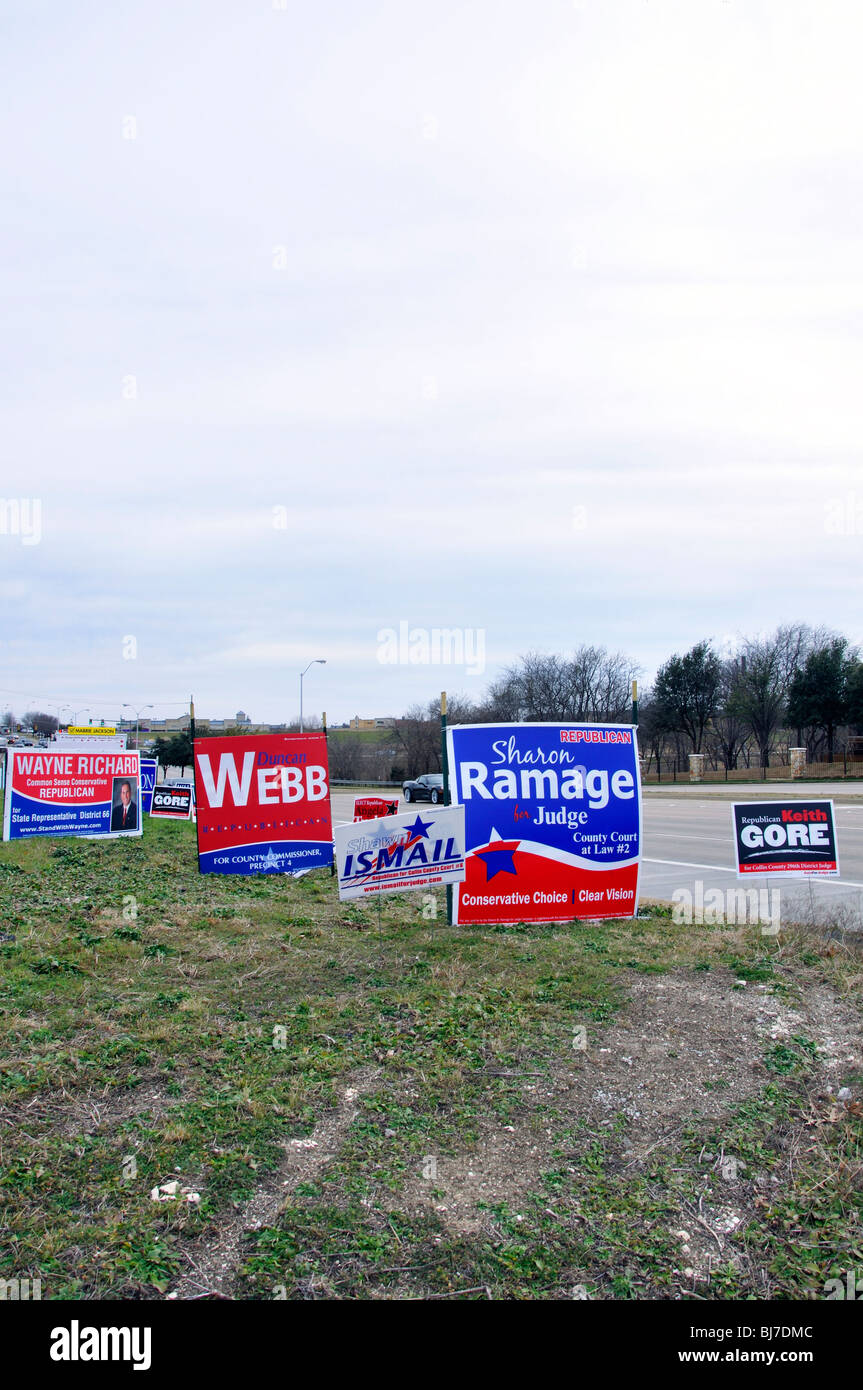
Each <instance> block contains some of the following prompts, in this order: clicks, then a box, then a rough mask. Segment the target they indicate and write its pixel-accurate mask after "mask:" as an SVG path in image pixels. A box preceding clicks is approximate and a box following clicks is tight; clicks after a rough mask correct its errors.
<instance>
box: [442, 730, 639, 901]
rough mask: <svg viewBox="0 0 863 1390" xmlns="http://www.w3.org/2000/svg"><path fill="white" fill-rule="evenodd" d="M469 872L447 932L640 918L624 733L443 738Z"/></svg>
mask: <svg viewBox="0 0 863 1390" xmlns="http://www.w3.org/2000/svg"><path fill="white" fill-rule="evenodd" d="M447 743H448V755H449V769H450V790H451V795H452V799H453V800H454V801H456V802H459V803H460V804H462V805H463V806H464V808H465V840H466V849H467V868H466V874H465V880H464V882H463V883H461V884H460V885H459V887H458V890H457V902H456V905H455V911H454V920H455V921H456V922H463V923H473V922H476V923H481V922H562V921H572V920H573V918H592V917H593V918H595V917H631V916H634V915H635V913H636V912H637V911H638V871H639V863H640V855H641V781H640V777H639V771H638V752H637V747H636V731H635V729H634V728H633V727H632V726H631V725H628V724H462V725H458V724H457V725H454V726H453V727H452V728H450V729H448V730H447Z"/></svg>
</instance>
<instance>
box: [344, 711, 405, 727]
mask: <svg viewBox="0 0 863 1390" xmlns="http://www.w3.org/2000/svg"><path fill="white" fill-rule="evenodd" d="M395 722H396V721H395V719H392V718H389V717H385V718H377V719H360V716H359V715H358V714H355V715H354V717H353V719H352V720H351V721H350V723H349V724H348V728H349V729H391V728H393V726H394V724H395Z"/></svg>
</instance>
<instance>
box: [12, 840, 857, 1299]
mask: <svg viewBox="0 0 863 1390" xmlns="http://www.w3.org/2000/svg"><path fill="white" fill-rule="evenodd" d="M0 910H2V917H0V958H1V959H2V977H0V1227H2V1239H0V1252H2V1253H0V1277H4V1278H9V1277H13V1276H18V1277H22V1278H23V1277H33V1278H41V1279H42V1282H43V1296H45V1297H49V1298H107V1297H123V1298H154V1297H162V1296H164V1295H165V1294H166V1293H167V1292H169V1291H173V1290H178V1291H179V1293H180V1296H189V1295H191V1294H194V1293H200V1292H206V1291H207V1290H219V1291H222V1292H225V1293H228V1294H230V1295H231V1296H234V1297H244V1298H273V1297H285V1298H313V1297H338V1298H394V1297H396V1298H452V1297H462V1298H486V1297H494V1298H530V1299H533V1298H560V1297H571V1296H572V1290H573V1289H574V1288H575V1289H577V1290H579V1291H583V1292H584V1294H585V1295H586V1296H589V1297H598V1298H642V1297H652V1298H656V1297H659V1298H672V1297H673V1298H680V1297H686V1296H688V1295H690V1294H691V1295H695V1296H698V1297H715V1298H725V1297H727V1298H747V1297H763V1296H766V1297H793V1298H806V1297H816V1296H820V1290H821V1287H822V1286H823V1283H824V1281H825V1280H826V1279H827V1278H829V1277H832V1275H833V1274H835V1273H838V1272H841V1271H844V1270H845V1269H848V1268H857V1269H860V1268H861V1267H863V1247H861V1239H860V1233H861V1200H860V1199H861V1179H860V1173H861V1118H860V1105H859V1100H860V1083H861V1073H863V1060H861V1057H860V1032H859V1014H858V1012H857V1003H856V1001H857V999H858V997H859V984H860V981H861V977H863V971H861V962H860V956H859V953H858V950H857V947H856V945H855V943H854V942H853V941H851V940H850V938H848V939H845V940H842V941H838V942H837V941H836V940H832V939H830V938H829V937H827V936H825V937H815V936H813V935H812V934H802V933H800V934H798V935H797V936H795V935H794V934H788V933H783V934H782V935H781V936H779V937H776V938H765V937H763V936H761V934H760V932H759V931H758V929H757V928H752V929H750V928H733V929H727V928H721V927H710V926H703V927H697V926H695V927H692V926H691V927H677V926H675V925H674V924H673V923H672V922H671V920H670V914H669V912H668V910H667V909H663V908H658V907H656V908H648V909H647V910H646V911H647V915H645V916H642V917H639V918H638V919H637V920H632V921H609V922H601V923H589V924H582V925H580V924H570V925H564V926H558V925H551V926H549V925H545V926H538V927H535V926H530V925H525V924H521V925H517V926H515V927H512V928H499V927H490V928H488V929H485V930H468V929H464V928H453V927H448V926H447V925H446V924H445V919H444V915H443V897H442V895H441V899H440V903H439V914H438V916H437V918H436V920H434V921H429V920H426V919H425V918H424V917H423V914H422V895H413V896H412V895H409V894H405V895H402V896H398V897H396V896H394V897H391V898H389V899H387V900H385V902H384V904H383V906H382V911H381V913H380V916H379V915H378V912H377V910H376V909H375V908H369V907H367V906H365V905H363V906H355V905H349V904H340V903H339V902H338V899H337V895H336V891H335V886H334V881H333V880H332V879H331V878H330V877H329V875H328V873H325V872H316V873H312V874H310V875H308V876H307V877H305V878H302V879H300V880H298V881H293V880H289V879H286V878H283V877H260V878H254V879H245V878H230V877H224V878H223V877H220V876H208V877H201V876H199V875H198V873H197V861H196V856H195V839H194V829H193V827H192V826H189V825H173V824H169V823H164V824H159V823H158V822H153V823H148V825H147V829H146V833H145V836H144V838H143V839H142V840H138V841H135V840H128V841H115V842H111V843H104V844H101V843H99V842H96V841H85V840H72V839H68V840H48V839H46V840H39V841H36V840H33V841H29V842H24V843H22V842H15V843H13V844H9V845H3V846H2V847H0ZM840 1084H844V1085H848V1086H849V1087H850V1088H851V1090H852V1099H851V1100H850V1101H847V1102H840V1101H838V1100H837V1099H836V1095H837V1092H838V1088H839V1086H840ZM729 1157H730V1158H733V1160H734V1162H733V1164H731V1168H729ZM731 1169H733V1174H732V1175H731V1176H729V1173H730V1172H731ZM171 1178H177V1179H178V1180H179V1182H180V1183H181V1184H182V1185H183V1186H185V1187H187V1188H189V1189H191V1190H192V1191H194V1192H196V1193H198V1194H200V1202H199V1203H188V1202H182V1201H175V1202H160V1203H157V1202H153V1201H151V1199H150V1190H151V1188H154V1187H156V1186H157V1185H159V1184H161V1183H164V1182H166V1181H168V1180H169V1179H171ZM684 1237H686V1238H684Z"/></svg>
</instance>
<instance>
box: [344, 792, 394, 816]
mask: <svg viewBox="0 0 863 1390" xmlns="http://www.w3.org/2000/svg"><path fill="white" fill-rule="evenodd" d="M398 813H399V799H398V797H397V796H390V797H383V796H355V797H354V820H355V821H360V820H380V819H381V817H382V816H397V815H398Z"/></svg>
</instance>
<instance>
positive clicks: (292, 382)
mask: <svg viewBox="0 0 863 1390" xmlns="http://www.w3.org/2000/svg"><path fill="white" fill-rule="evenodd" d="M2 26H3V45H2V47H3V59H2V66H3V72H2V84H3V91H4V98H5V100H4V107H5V117H6V131H5V139H4V141H3V142H2V155H0V160H2V166H3V167H2V178H3V186H4V190H5V197H4V204H5V207H4V218H3V221H4V231H3V233H2V237H3V255H2V258H0V285H2V298H3V316H4V321H5V323H4V330H5V331H4V333H3V335H2V341H0V354H2V360H0V393H2V410H3V419H2V426H3V436H4V445H5V448H4V467H3V472H2V475H0V497H2V498H4V499H5V502H6V506H5V508H4V510H3V512H2V513H0V598H2V622H0V702H2V704H3V705H4V706H5V705H11V706H12V707H13V708H15V709H16V710H17V711H18V712H21V711H22V710H23V709H25V708H27V707H29V706H30V705H32V704H33V703H38V704H39V705H41V706H42V707H47V706H48V704H49V702H51V701H54V702H55V703H56V704H59V703H60V702H69V703H72V704H73V706H74V708H75V709H78V708H79V707H83V706H86V707H87V708H88V709H89V710H90V711H91V713H92V714H93V715H94V716H108V715H115V714H117V713H119V705H120V702H121V701H129V702H130V703H134V704H138V705H144V704H146V703H153V704H156V705H157V706H158V709H157V711H156V712H157V713H159V714H171V713H178V712H180V709H181V707H182V705H183V703H184V701H186V700H187V699H188V695H189V693H190V692H194V695H195V699H196V705H197V710H198V713H199V714H201V715H208V716H213V717H218V716H224V715H231V714H233V712H234V711H235V710H238V709H243V710H245V711H247V712H248V713H249V714H250V715H251V716H252V718H253V719H257V720H278V719H283V718H290V717H292V716H295V714H296V711H297V706H298V696H297V686H298V681H297V676H298V673H299V671H300V670H301V669H302V668H303V667H304V666H306V664H307V663H308V662H309V661H311V660H312V659H313V658H316V657H323V658H326V661H327V665H326V666H324V667H319V666H315V667H313V669H312V670H311V671H310V672H309V675H308V676H307V678H306V693H305V702H306V710H307V711H308V710H314V711H320V710H321V709H322V708H323V709H326V710H327V712H328V717H329V719H330V720H331V722H336V721H340V720H342V719H347V718H349V717H351V716H352V715H354V714H356V713H359V714H361V715H380V714H398V713H401V712H402V711H403V710H404V709H405V708H406V707H407V706H408V705H409V704H411V703H412V702H414V701H416V700H420V699H422V700H425V699H428V698H431V697H432V696H433V695H435V694H436V693H437V692H438V691H439V690H440V689H442V688H447V689H448V690H450V691H462V692H463V693H465V694H468V695H478V694H479V693H480V692H481V689H482V687H483V686H484V685H485V683H486V682H487V681H488V680H489V679H490V678H491V677H493V676H494V674H495V672H496V671H497V670H499V669H500V667H501V666H502V665H505V664H507V663H508V662H510V661H512V660H513V659H514V658H515V657H516V656H517V655H518V654H519V653H521V652H525V651H527V650H530V649H534V650H544V651H566V650H568V649H571V648H573V647H574V646H576V645H578V644H580V643H582V642H592V643H602V644H605V645H606V646H608V647H609V648H612V649H621V650H623V651H625V652H627V653H628V654H630V655H631V656H632V657H633V659H634V660H635V661H637V662H638V663H639V664H640V665H641V666H642V668H643V670H644V674H645V677H649V676H650V675H651V674H652V672H653V671H654V670H655V668H656V666H657V664H658V663H659V662H660V661H661V660H662V659H663V658H664V657H665V656H667V655H668V654H669V653H670V652H671V651H673V650H683V649H685V648H686V647H687V646H690V645H691V644H692V643H693V642H695V641H696V640H698V639H700V638H702V637H713V638H714V639H715V641H716V642H717V644H722V643H725V642H728V641H732V640H734V638H735V637H736V636H737V635H738V634H740V633H744V632H745V633H754V632H757V631H759V630H767V629H770V628H772V627H775V626H776V624H778V623H779V622H784V621H794V620H803V621H809V622H811V623H819V624H820V623H827V624H829V625H831V626H833V627H835V628H837V629H839V630H842V631H844V632H846V633H847V634H848V635H849V636H850V637H851V638H852V640H854V641H859V640H861V639H863V618H861V609H860V604H859V579H860V556H861V548H863V483H861V482H860V481H859V469H860V449H861V399H863V394H861V389H860V379H861V365H863V364H861V352H860V319H861V308H863V288H861V273H860V223H861V211H863V208H861V204H863V182H861V173H860V171H861V168H863V84H861V82H860V76H859V55H860V51H861V41H863V12H861V11H860V8H859V6H857V5H856V4H854V3H850V2H849V3H842V4H833V3H829V0H827V3H820V4H818V5H817V6H816V5H814V4H812V3H806V4H798V3H793V0H773V2H772V3H762V2H761V0H745V3H744V0H730V2H728V3H727V2H726V0H679V3H671V2H670V0H668V2H666V0H577V3H573V0H532V3H531V4H526V3H524V0H522V2H521V3H514V0H475V3H471V0H457V2H456V0H438V2H437V3H436V4H434V5H420V4H414V3H410V0H407V3H406V0H400V3H396V0H392V3H376V0H366V3H363V4H360V3H359V0H352V2H351V3H348V0H319V2H318V3H317V4H315V5H313V6H310V5H307V4H300V3H299V0H285V3H284V5H282V0H275V3H273V0H171V2H170V3H168V2H167V0H155V2H154V0H149V3H144V0H99V2H98V3H97V2H96V0H90V2H89V3H88V2H87V0H84V2H83V3H79V4H76V5H72V6H64V5H61V6H50V7H49V11H46V10H45V8H44V7H43V6H37V5H33V4H32V3H30V2H29V0H5V4H4V5H3V7H2ZM10 501H11V502H12V503H13V504H15V505H13V506H11V507H10V505H9V504H10ZM400 624H407V626H408V630H409V631H424V632H427V633H428V635H429V636H431V635H432V632H433V629H435V628H445V629H450V630H452V629H458V630H461V632H462V634H463V636H464V639H465V641H466V643H467V646H468V649H469V650H470V649H471V644H479V645H477V646H473V648H472V650H473V651H474V652H475V653H476V652H477V651H478V650H480V646H481V651H482V660H479V661H477V660H474V661H473V662H472V669H470V670H468V669H467V668H466V666H465V665H461V666H458V665H437V666H436V665H434V664H433V663H427V664H409V663H402V664H398V663H397V664H384V663H383V662H382V661H381V659H380V658H381V656H382V655H383V654H384V648H383V647H382V645H381V633H382V632H384V630H386V629H395V630H398V629H399V625H400ZM479 668H483V669H479Z"/></svg>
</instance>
